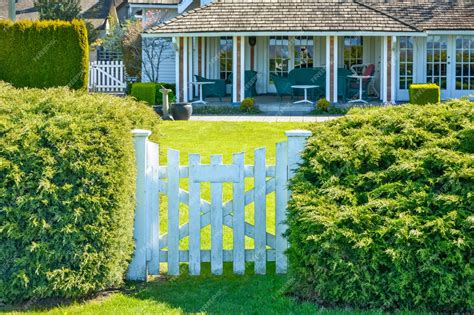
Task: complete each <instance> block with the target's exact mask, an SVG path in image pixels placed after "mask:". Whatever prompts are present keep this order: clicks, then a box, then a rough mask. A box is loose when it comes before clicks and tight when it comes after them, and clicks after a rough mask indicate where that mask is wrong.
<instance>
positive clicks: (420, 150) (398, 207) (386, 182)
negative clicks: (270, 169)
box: [288, 100, 474, 312]
mask: <svg viewBox="0 0 474 315" xmlns="http://www.w3.org/2000/svg"><path fill="white" fill-rule="evenodd" d="M473 114H474V103H473V102H469V101H466V100H458V101H450V102H447V103H443V104H438V105H425V106H415V105H406V106H395V107H390V108H381V109H369V110H365V111H363V110H351V112H350V115H349V116H346V117H344V118H341V119H337V120H334V121H331V122H328V123H325V124H315V125H313V127H312V131H313V136H312V137H311V138H310V140H309V144H308V147H307V149H306V151H305V152H304V155H303V158H304V162H303V164H302V166H301V168H300V169H299V170H298V172H297V176H296V177H295V179H294V181H293V183H292V185H291V189H292V190H293V197H292V200H291V202H290V206H289V219H288V223H289V230H288V231H289V232H288V236H289V241H290V244H291V247H290V249H289V252H288V253H289V259H290V266H291V270H292V273H293V275H294V277H295V279H296V281H295V285H294V286H293V288H292V292H293V293H294V294H295V295H297V296H299V297H301V298H303V299H312V300H315V301H317V302H319V303H322V304H327V305H331V306H332V305H338V306H347V305H349V306H352V307H362V308H384V309H389V310H397V309H410V310H416V309H428V310H436V311H443V312H448V311H467V310H471V311H472V309H473V308H474V296H473V294H472V292H473V286H474V271H473V266H474V252H473V249H474V234H473V229H474V214H473V209H474V189H473V187H474V160H473V154H474V150H473V147H474V146H473V143H474V124H473V118H474V115H473Z"/></svg>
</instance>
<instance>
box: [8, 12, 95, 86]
mask: <svg viewBox="0 0 474 315" xmlns="http://www.w3.org/2000/svg"><path fill="white" fill-rule="evenodd" d="M0 47H1V49H0V80H3V81H6V82H10V83H11V84H12V85H14V86H16V87H34V88H49V87H59V86H67V87H70V88H72V89H87V79H88V71H89V70H88V69H89V46H88V42H87V29H86V26H85V24H84V22H83V21H77V20H74V21H72V22H64V21H37V22H31V21H20V22H17V23H13V22H11V21H1V20H0Z"/></svg>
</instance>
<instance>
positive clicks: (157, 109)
mask: <svg viewBox="0 0 474 315" xmlns="http://www.w3.org/2000/svg"><path fill="white" fill-rule="evenodd" d="M153 110H154V111H155V113H157V114H158V115H160V116H163V105H155V106H153Z"/></svg>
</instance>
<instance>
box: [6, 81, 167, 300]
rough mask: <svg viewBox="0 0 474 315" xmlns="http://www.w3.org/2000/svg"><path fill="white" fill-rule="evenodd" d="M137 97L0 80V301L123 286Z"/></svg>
mask: <svg viewBox="0 0 474 315" xmlns="http://www.w3.org/2000/svg"><path fill="white" fill-rule="evenodd" d="M157 123H158V120H157V116H156V114H155V113H154V112H153V110H152V109H150V108H149V107H147V106H145V105H141V104H139V103H137V102H135V101H133V100H132V99H131V98H125V99H123V98H116V97H113V96H107V95H100V94H86V93H85V92H82V91H72V90H68V89H66V88H56V89H49V90H38V89H15V88H13V87H11V86H9V85H7V84H5V83H1V82H0V304H1V302H13V301H19V300H27V299H33V298H34V299H38V298H45V297H66V298H76V297H80V296H84V295H87V294H90V293H93V292H95V291H98V290H102V289H105V288H110V287H116V286H118V285H120V284H121V283H122V279H123V277H124V272H125V271H126V269H127V265H128V261H129V260H130V258H131V255H132V250H133V239H132V231H133V215H134V194H135V164H134V163H135V162H134V149H133V140H132V136H131V132H130V131H131V130H132V129H133V128H145V129H151V130H153V131H154V135H155V136H156V135H157V134H158V132H157V130H156V128H157Z"/></svg>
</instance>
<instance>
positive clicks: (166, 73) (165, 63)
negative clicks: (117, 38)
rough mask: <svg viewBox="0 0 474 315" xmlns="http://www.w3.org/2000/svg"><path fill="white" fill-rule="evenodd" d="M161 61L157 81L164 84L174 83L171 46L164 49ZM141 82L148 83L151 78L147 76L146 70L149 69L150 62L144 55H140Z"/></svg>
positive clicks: (173, 61)
mask: <svg viewBox="0 0 474 315" xmlns="http://www.w3.org/2000/svg"><path fill="white" fill-rule="evenodd" d="M163 56H164V57H163V59H162V61H161V63H160V71H159V73H158V81H159V82H166V83H176V68H175V67H176V64H175V59H176V58H175V51H174V46H173V44H171V43H170V45H169V46H168V47H167V48H166V50H165V51H164V52H163ZM142 58H143V62H142V81H143V82H150V81H151V80H152V78H150V77H148V76H147V71H146V70H147V69H150V67H151V66H152V65H151V62H150V60H148V59H147V57H146V54H145V53H143V55H142Z"/></svg>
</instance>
